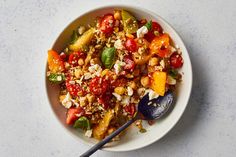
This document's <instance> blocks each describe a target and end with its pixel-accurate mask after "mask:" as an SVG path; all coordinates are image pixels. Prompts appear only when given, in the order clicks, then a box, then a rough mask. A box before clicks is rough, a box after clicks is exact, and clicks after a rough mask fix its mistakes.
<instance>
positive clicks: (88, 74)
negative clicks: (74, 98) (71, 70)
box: [84, 73, 92, 80]
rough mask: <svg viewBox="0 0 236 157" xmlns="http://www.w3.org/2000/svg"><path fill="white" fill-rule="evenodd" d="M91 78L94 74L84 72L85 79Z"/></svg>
mask: <svg viewBox="0 0 236 157" xmlns="http://www.w3.org/2000/svg"><path fill="white" fill-rule="evenodd" d="M90 78H92V74H91V73H84V79H85V80H88V79H90Z"/></svg>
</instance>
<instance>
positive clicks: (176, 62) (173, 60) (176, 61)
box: [170, 52, 184, 69]
mask: <svg viewBox="0 0 236 157" xmlns="http://www.w3.org/2000/svg"><path fill="white" fill-rule="evenodd" d="M183 63H184V61H183V58H182V56H181V55H180V54H178V53H177V52H174V53H173V54H172V55H171V56H170V66H172V67H173V68H176V69H177V68H181V67H182V66H183Z"/></svg>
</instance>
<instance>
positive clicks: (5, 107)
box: [0, 0, 236, 157]
mask: <svg viewBox="0 0 236 157" xmlns="http://www.w3.org/2000/svg"><path fill="white" fill-rule="evenodd" d="M105 4H106V5H108V4H129V5H136V6H140V7H144V8H146V9H150V10H152V11H155V12H156V13H158V14H159V15H161V16H162V17H163V18H165V19H166V20H167V21H169V22H170V23H171V24H172V25H173V26H174V27H175V28H176V30H177V31H178V32H179V34H180V35H181V36H182V38H183V40H184V42H185V43H186V46H187V48H188V50H189V54H190V57H191V60H192V64H193V72H194V83H193V91H192V96H191V99H190V102H189V104H188V107H187V109H186V111H185V113H184V115H183V117H182V118H181V120H180V121H179V122H178V124H177V125H176V126H175V127H174V129H172V130H171V131H170V132H169V133H168V134H167V135H166V136H165V137H164V138H162V139H161V140H160V141H158V142H156V143H154V144H152V145H151V146H148V147H146V148H143V149H140V150H137V151H132V152H123V153H112V152H103V151H99V152H97V153H96V154H95V155H93V156H97V157H118V156H119V157H120V156H124V157H131V156H134V157H155V156H158V157H169V156H173V157H198V156H203V157H205V156H209V157H233V156H235V155H236V122H235V118H236V107H235V105H236V104H235V101H236V99H235V96H236V9H235V7H236V1H235V0H214V1H213V0H197V1H192V0H152V1H151V0H145V1H144V0H143V1H141V0H133V1H129V0H119V1H117V2H116V1H111V0H109V1H104V0H103V1H95V0H85V1H80V2H79V1H78V0H65V1H53V0H50V1H48V0H31V1H30V0H28V1H26V0H1V1H0V54H1V55H0V74H1V77H0V89H1V92H0V105H1V107H0V156H1V157H18V156H19V157H53V156H55V157H65V156H68V157H74V156H79V154H81V153H82V152H84V151H85V150H87V149H88V148H89V147H88V146H86V145H84V144H83V143H79V142H78V141H77V140H75V139H74V138H73V137H72V136H71V135H70V134H68V133H67V132H66V131H65V130H64V129H62V126H61V125H59V122H58V121H57V120H56V118H55V117H54V115H53V113H52V111H51V109H50V107H49V103H48V101H47V99H46V94H45V88H44V68H45V61H46V56H47V54H46V52H47V49H49V48H50V47H51V45H52V43H53V41H54V40H55V39H56V37H57V35H58V34H59V33H60V32H61V31H62V30H63V28H64V27H65V26H66V25H67V24H68V23H69V22H70V21H72V20H73V19H75V18H76V17H77V16H79V15H80V14H81V13H84V12H86V11H88V10H90V9H92V8H94V7H98V6H102V5H105Z"/></svg>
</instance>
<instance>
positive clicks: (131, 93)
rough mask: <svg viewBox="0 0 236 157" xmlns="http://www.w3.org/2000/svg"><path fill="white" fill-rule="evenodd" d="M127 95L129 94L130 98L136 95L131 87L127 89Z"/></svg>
mask: <svg viewBox="0 0 236 157" xmlns="http://www.w3.org/2000/svg"><path fill="white" fill-rule="evenodd" d="M127 93H128V96H132V95H133V94H134V91H133V89H132V88H131V87H127Z"/></svg>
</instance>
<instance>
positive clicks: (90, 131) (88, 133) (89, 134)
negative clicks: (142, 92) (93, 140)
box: [84, 130, 93, 137]
mask: <svg viewBox="0 0 236 157" xmlns="http://www.w3.org/2000/svg"><path fill="white" fill-rule="evenodd" d="M92 133H93V131H92V130H87V131H86V132H85V134H84V135H85V136H87V137H92Z"/></svg>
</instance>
